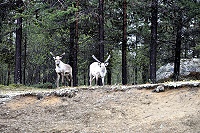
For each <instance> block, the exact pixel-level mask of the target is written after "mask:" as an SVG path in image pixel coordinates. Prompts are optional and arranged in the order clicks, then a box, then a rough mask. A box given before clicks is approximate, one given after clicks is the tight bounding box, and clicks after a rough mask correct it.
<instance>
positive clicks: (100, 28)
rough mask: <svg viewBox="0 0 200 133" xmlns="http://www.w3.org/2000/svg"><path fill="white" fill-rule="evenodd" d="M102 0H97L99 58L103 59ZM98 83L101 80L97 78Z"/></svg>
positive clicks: (99, 83) (100, 83) (100, 82)
mask: <svg viewBox="0 0 200 133" xmlns="http://www.w3.org/2000/svg"><path fill="white" fill-rule="evenodd" d="M103 7H104V0H99V59H100V61H101V62H103V61H104V14H103V12H104V8H103ZM98 85H102V81H101V79H100V78H99V79H98Z"/></svg>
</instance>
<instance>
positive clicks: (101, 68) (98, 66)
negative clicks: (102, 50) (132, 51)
mask: <svg viewBox="0 0 200 133" xmlns="http://www.w3.org/2000/svg"><path fill="white" fill-rule="evenodd" d="M92 58H93V59H94V60H96V61H97V62H93V63H92V64H91V65H90V73H89V76H90V86H91V85H92V80H93V79H95V78H96V85H97V83H98V78H101V80H102V84H103V85H104V77H105V76H106V73H107V70H106V66H107V65H108V60H109V59H110V55H109V56H108V58H107V59H106V60H105V61H104V62H103V63H102V62H101V61H99V60H98V59H97V58H96V57H95V56H94V55H92Z"/></svg>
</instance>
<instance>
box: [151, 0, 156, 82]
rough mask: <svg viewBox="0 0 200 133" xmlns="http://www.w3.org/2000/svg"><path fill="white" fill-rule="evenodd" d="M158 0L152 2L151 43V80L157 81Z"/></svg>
mask: <svg viewBox="0 0 200 133" xmlns="http://www.w3.org/2000/svg"><path fill="white" fill-rule="evenodd" d="M157 21H158V0H152V4H151V44H150V80H151V82H152V83H156V53H157V51H156V49H157V25H158V22H157Z"/></svg>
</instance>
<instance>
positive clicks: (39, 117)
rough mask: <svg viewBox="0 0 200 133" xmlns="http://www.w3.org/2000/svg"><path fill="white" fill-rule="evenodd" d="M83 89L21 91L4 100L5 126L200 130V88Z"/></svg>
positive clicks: (87, 132)
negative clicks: (72, 92)
mask: <svg viewBox="0 0 200 133" xmlns="http://www.w3.org/2000/svg"><path fill="white" fill-rule="evenodd" d="M107 88H108V86H107V87H106V88H102V87H100V88H99V89H94V90H93V89H80V90H79V91H78V93H77V94H76V96H74V97H72V98H69V97H57V96H46V97H44V98H41V99H38V98H37V97H36V96H28V95H27V96H17V97H15V98H12V99H11V100H9V101H6V102H4V103H1V104H0V132H2V133H11V132H17V133H21V132H27V133H36V132H37V133H42V132H54V133H60V132H61V133H65V132H69V133H98V132H99V133H100V132H101V133H102V132H105V133H112V132H114V133H122V132H124V133H150V132H154V133H161V132H162V133H170V132H174V133H175V132H176V133H197V132H200V91H199V90H200V88H199V87H184V88H178V89H170V90H166V91H165V92H162V93H152V90H149V89H142V90H138V89H128V90H126V91H108V90H107Z"/></svg>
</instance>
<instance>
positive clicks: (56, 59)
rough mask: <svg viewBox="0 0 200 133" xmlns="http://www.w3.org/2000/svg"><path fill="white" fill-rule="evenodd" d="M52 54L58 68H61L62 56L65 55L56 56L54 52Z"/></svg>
mask: <svg viewBox="0 0 200 133" xmlns="http://www.w3.org/2000/svg"><path fill="white" fill-rule="evenodd" d="M50 54H51V55H52V56H53V59H54V60H55V64H56V66H59V64H60V61H61V59H62V56H63V55H65V53H63V54H61V55H60V56H55V55H54V54H53V53H52V52H50Z"/></svg>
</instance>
